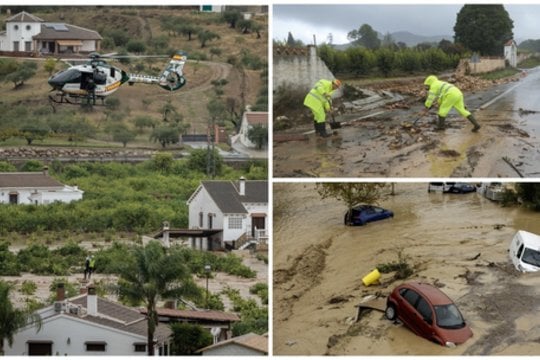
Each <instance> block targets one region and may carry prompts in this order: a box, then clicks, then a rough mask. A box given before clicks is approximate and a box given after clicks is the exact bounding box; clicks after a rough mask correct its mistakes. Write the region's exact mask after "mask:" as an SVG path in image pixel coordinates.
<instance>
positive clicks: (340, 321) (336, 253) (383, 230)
mask: <svg viewBox="0 0 540 360" xmlns="http://www.w3.org/2000/svg"><path fill="white" fill-rule="evenodd" d="M380 205H381V206H383V207H385V208H387V209H391V210H393V211H394V213H395V216H394V218H393V219H387V220H382V221H378V222H374V223H370V224H368V225H367V226H361V227H345V226H344V225H343V224H342V223H343V214H344V213H345V210H346V209H345V206H344V205H343V204H341V203H339V202H337V201H335V200H321V199H320V198H319V196H318V194H317V193H316V191H315V186H314V185H313V184H291V183H289V184H274V257H273V259H274V354H276V355H323V354H327V355H393V354H399V355H420V354H426V355H427V354H429V355H460V354H474V355H487V354H501V355H502V354H504V355H516V354H538V353H540V343H539V341H538V339H540V315H538V307H539V306H540V303H539V302H538V301H537V299H538V296H539V295H540V274H520V273H518V272H517V271H515V270H514V268H513V266H512V265H511V263H510V260H509V258H508V255H507V249H508V246H509V243H510V240H511V239H512V237H513V235H514V234H515V232H516V231H517V230H518V229H520V230H527V231H530V232H534V233H540V221H539V219H540V214H538V213H533V212H529V211H526V210H523V209H520V208H504V207H501V206H500V205H498V204H496V203H493V202H491V201H490V200H487V199H485V198H483V197H482V196H481V195H479V194H477V193H473V194H463V195H453V194H441V193H428V192H427V184H425V183H410V184H407V183H399V184H396V195H395V196H391V197H388V198H387V199H385V200H383V201H381V202H380ZM399 249H402V251H403V254H404V255H405V256H406V257H407V259H408V260H407V262H408V263H409V264H410V265H412V266H413V268H414V274H413V275H412V276H411V277H410V278H409V280H413V279H414V280H422V281H424V282H429V283H432V284H436V285H437V286H438V287H440V288H441V289H442V290H443V291H444V292H445V293H446V294H447V295H449V296H450V298H452V299H453V300H454V301H455V302H456V304H457V305H458V307H459V308H460V310H461V312H462V313H463V315H464V317H465V319H466V321H467V322H468V323H469V324H470V326H471V328H472V330H473V333H474V336H473V338H471V339H469V340H468V341H467V342H466V343H465V344H462V345H459V346H457V347H456V348H454V349H448V348H445V347H442V346H439V345H435V344H433V343H430V342H429V341H427V340H425V339H423V338H420V337H418V336H416V335H414V334H413V333H412V332H411V331H410V330H408V329H407V328H406V327H404V326H403V325H395V324H393V323H391V322H390V321H388V320H386V319H385V318H384V315H383V313H381V312H376V311H372V312H370V313H368V314H366V315H364V316H363V317H362V318H361V319H360V320H359V321H358V322H354V317H355V315H356V308H355V305H357V304H358V303H360V301H361V300H362V299H363V298H364V297H365V296H367V295H375V294H380V295H383V296H387V295H388V294H389V293H390V292H391V290H392V289H393V288H394V287H395V286H396V285H397V284H399V283H401V280H398V281H395V280H394V279H393V274H391V273H390V274H383V275H382V277H381V284H379V285H373V286H370V287H369V288H366V287H364V286H363V285H362V282H361V279H362V277H364V276H365V275H366V274H368V273H369V272H370V271H371V270H373V269H374V268H375V267H376V266H377V265H378V264H382V263H389V262H392V261H397V251H398V250H399Z"/></svg>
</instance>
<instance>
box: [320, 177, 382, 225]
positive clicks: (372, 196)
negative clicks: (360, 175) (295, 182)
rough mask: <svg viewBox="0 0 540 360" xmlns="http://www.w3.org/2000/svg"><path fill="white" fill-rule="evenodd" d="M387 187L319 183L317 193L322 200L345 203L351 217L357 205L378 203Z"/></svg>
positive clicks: (378, 184)
mask: <svg viewBox="0 0 540 360" xmlns="http://www.w3.org/2000/svg"><path fill="white" fill-rule="evenodd" d="M385 187H386V184H385V183H317V192H318V193H319V195H320V196H321V198H322V199H326V198H334V199H336V200H338V201H341V202H344V203H345V204H346V205H347V209H348V210H349V216H351V215H352V211H351V210H352V208H353V206H355V205H356V204H359V203H364V204H375V203H377V201H379V200H380V199H381V198H382V196H383V194H382V190H383V189H384V188H385ZM348 220H349V221H350V219H348Z"/></svg>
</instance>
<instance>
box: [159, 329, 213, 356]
mask: <svg viewBox="0 0 540 360" xmlns="http://www.w3.org/2000/svg"><path fill="white" fill-rule="evenodd" d="M170 327H171V330H172V339H171V355H198V353H197V350H199V349H202V348H203V347H206V346H208V345H211V344H212V342H213V339H212V335H211V334H210V333H209V332H208V331H207V330H205V329H203V328H202V326H200V325H194V324H185V323H173V324H171V325H170Z"/></svg>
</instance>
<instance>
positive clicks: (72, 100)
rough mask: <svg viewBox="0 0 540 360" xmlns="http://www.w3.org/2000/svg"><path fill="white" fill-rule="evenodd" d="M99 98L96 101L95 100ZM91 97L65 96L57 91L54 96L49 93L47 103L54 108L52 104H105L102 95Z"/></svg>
mask: <svg viewBox="0 0 540 360" xmlns="http://www.w3.org/2000/svg"><path fill="white" fill-rule="evenodd" d="M97 99H99V100H101V101H100V102H96V100H97ZM97 99H96V98H92V97H90V96H66V95H65V94H62V93H57V94H55V95H54V96H53V95H49V103H50V104H51V106H52V107H53V109H55V107H54V104H69V105H81V106H85V105H90V106H105V101H104V99H103V98H102V97H99V98H97Z"/></svg>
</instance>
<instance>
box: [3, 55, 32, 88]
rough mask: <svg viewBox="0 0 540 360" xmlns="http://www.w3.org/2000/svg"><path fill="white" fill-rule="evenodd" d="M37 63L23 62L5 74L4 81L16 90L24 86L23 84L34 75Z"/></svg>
mask: <svg viewBox="0 0 540 360" xmlns="http://www.w3.org/2000/svg"><path fill="white" fill-rule="evenodd" d="M36 70H37V63H36V62H35V61H23V62H22V63H21V64H18V66H17V69H16V70H15V71H14V72H12V73H9V74H7V75H6V76H5V77H4V81H6V82H12V83H13V84H14V88H15V89H17V88H19V87H21V86H23V85H24V82H25V81H26V80H28V79H30V78H31V77H32V76H34V75H35V74H36Z"/></svg>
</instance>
